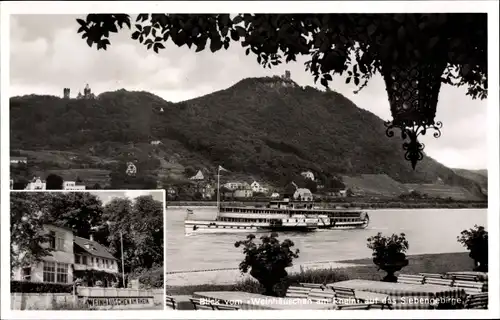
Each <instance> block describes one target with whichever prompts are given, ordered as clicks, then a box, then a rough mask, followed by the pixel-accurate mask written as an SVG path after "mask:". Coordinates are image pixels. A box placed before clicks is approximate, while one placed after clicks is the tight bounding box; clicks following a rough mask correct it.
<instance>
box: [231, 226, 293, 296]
mask: <svg viewBox="0 0 500 320" xmlns="http://www.w3.org/2000/svg"><path fill="white" fill-rule="evenodd" d="M277 237H278V234H277V233H271V235H270V236H262V237H261V238H260V239H261V241H262V243H261V244H259V245H257V244H255V243H254V242H253V240H254V239H255V235H253V234H250V235H248V236H247V240H244V241H237V242H236V243H235V244H234V246H235V247H236V248H238V247H239V246H241V245H243V253H244V254H245V259H244V260H243V261H242V262H241V263H240V266H239V268H240V270H241V272H243V273H246V272H249V273H250V275H251V276H252V277H254V278H255V279H256V280H257V281H259V283H260V284H261V285H262V286H263V287H264V290H265V292H264V294H266V295H271V296H275V295H276V292H275V288H274V287H275V286H276V285H277V284H279V283H281V282H283V281H284V280H285V279H286V277H287V276H288V273H287V272H286V268H287V267H291V266H292V261H293V259H294V258H298V253H299V250H298V249H297V250H295V252H294V251H292V250H291V249H290V248H291V247H293V246H294V243H293V242H292V241H291V240H289V239H285V240H284V241H283V242H282V243H280V241H279V240H278V239H277Z"/></svg>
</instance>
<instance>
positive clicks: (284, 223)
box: [184, 166, 370, 235]
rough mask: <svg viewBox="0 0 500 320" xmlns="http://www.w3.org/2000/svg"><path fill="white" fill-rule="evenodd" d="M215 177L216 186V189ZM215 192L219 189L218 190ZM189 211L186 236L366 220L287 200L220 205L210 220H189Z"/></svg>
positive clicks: (346, 225) (355, 225) (350, 225)
mask: <svg viewBox="0 0 500 320" xmlns="http://www.w3.org/2000/svg"><path fill="white" fill-rule="evenodd" d="M220 170H221V167H220V166H219V174H218V175H217V186H219V175H220ZM218 189H219V188H218ZM193 213H194V212H193V210H191V209H188V210H187V217H186V219H185V221H184V228H185V233H186V234H187V235H190V234H196V233H236V232H247V233H248V232H269V231H296V232H311V231H315V230H317V229H364V228H366V227H367V226H368V223H369V221H370V218H369V216H368V214H367V213H366V212H363V211H359V210H348V209H345V210H337V209H322V208H317V207H314V204H313V203H312V202H300V201H299V202H296V201H295V202H294V201H290V200H289V199H284V200H278V201H271V202H270V203H269V204H268V205H267V206H266V207H238V206H220V201H219V198H217V212H216V217H215V219H213V220H207V219H205V220H198V219H192V218H191V217H192V214H193Z"/></svg>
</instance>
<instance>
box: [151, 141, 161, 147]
mask: <svg viewBox="0 0 500 320" xmlns="http://www.w3.org/2000/svg"><path fill="white" fill-rule="evenodd" d="M150 143H151V145H153V146H157V145H159V144H161V141H160V140H153V141H151V142H150Z"/></svg>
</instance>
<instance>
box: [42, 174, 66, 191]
mask: <svg viewBox="0 0 500 320" xmlns="http://www.w3.org/2000/svg"><path fill="white" fill-rule="evenodd" d="M45 182H46V186H45V188H46V189H47V190H62V189H63V183H64V180H63V178H62V177H60V176H58V175H57V174H49V175H48V176H47V179H45Z"/></svg>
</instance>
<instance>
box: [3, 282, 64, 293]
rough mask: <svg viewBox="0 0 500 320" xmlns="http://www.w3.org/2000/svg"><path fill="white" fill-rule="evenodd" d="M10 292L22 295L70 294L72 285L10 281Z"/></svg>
mask: <svg viewBox="0 0 500 320" xmlns="http://www.w3.org/2000/svg"><path fill="white" fill-rule="evenodd" d="M10 292H23V293H72V292H73V285H72V284H59V283H44V282H28V281H11V282H10Z"/></svg>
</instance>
